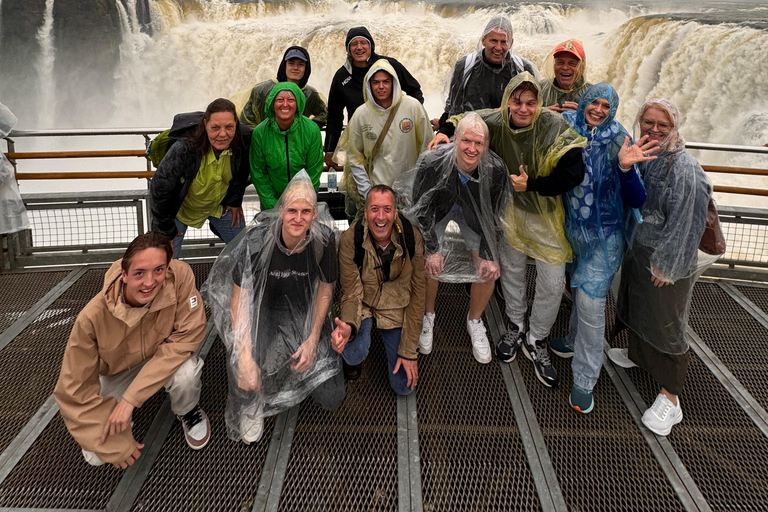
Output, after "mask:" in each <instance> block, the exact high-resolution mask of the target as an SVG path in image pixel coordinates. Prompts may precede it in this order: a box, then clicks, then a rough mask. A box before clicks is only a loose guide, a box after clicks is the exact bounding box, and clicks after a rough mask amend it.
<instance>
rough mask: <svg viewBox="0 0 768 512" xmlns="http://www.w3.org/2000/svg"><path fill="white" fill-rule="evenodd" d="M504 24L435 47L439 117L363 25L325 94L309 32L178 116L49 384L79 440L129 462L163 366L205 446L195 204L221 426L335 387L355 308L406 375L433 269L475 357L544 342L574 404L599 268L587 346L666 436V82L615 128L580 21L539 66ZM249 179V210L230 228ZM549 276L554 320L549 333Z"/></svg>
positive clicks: (681, 250) (702, 217)
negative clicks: (464, 306) (340, 191)
mask: <svg viewBox="0 0 768 512" xmlns="http://www.w3.org/2000/svg"><path fill="white" fill-rule="evenodd" d="M512 42H513V37H512V27H511V24H510V22H509V19H508V18H507V17H506V16H504V15H497V16H494V17H493V18H492V19H491V21H490V22H489V23H488V25H487V27H486V29H485V30H484V32H483V34H482V37H481V40H480V45H479V49H478V51H477V52H474V53H471V54H469V55H467V56H465V57H462V58H461V59H459V61H458V62H457V63H456V65H455V67H454V69H453V74H452V76H451V80H450V88H449V96H448V99H447V101H446V105H445V112H444V113H443V114H442V116H441V117H440V118H439V119H432V120H430V119H429V118H428V117H427V114H426V112H425V110H424V108H423V106H422V104H421V102H422V101H423V96H422V93H421V89H420V86H419V83H418V81H417V80H416V79H415V78H414V77H413V76H412V75H411V74H410V73H409V72H408V70H406V69H405V67H404V66H403V65H402V64H400V63H399V62H398V61H397V60H395V59H393V58H391V57H385V56H381V55H378V54H376V53H375V44H374V40H373V38H372V36H371V34H370V33H369V32H368V30H367V29H365V28H364V27H356V28H353V29H351V30H350V31H349V32H348V34H347V39H346V45H347V53H348V56H347V61H346V63H345V64H344V65H343V66H342V67H341V68H339V70H338V71H337V72H336V75H335V76H334V79H333V82H332V84H331V89H330V93H329V96H328V103H327V107H326V103H325V101H324V99H323V98H322V96H321V95H320V94H319V93H318V92H317V90H316V89H314V88H312V87H311V86H309V85H308V84H307V82H308V79H309V75H310V70H311V66H310V59H309V54H308V52H307V51H306V50H305V49H304V48H301V47H298V46H294V47H291V48H289V49H288V50H287V51H286V52H285V55H284V57H283V60H282V61H281V64H280V69H279V70H278V76H277V80H270V81H267V82H263V83H260V84H257V85H256V86H255V87H254V88H253V89H252V91H251V93H250V95H249V96H248V100H247V102H246V103H245V105H244V106H243V107H242V109H238V108H237V107H236V106H235V105H234V104H233V103H232V102H231V101H229V100H226V99H221V98H220V99H217V100H215V101H214V102H212V103H211V104H210V105H209V106H208V108H207V109H206V111H205V112H202V113H201V112H197V113H190V114H184V115H179V116H177V117H176V119H175V120H174V127H173V128H172V129H171V130H170V132H169V147H168V149H167V152H166V153H165V156H164V158H163V159H162V161H161V162H160V165H159V167H158V170H157V173H156V175H155V177H154V179H153V180H152V185H151V209H152V215H153V219H152V229H153V231H152V232H150V233H147V234H145V235H140V236H139V237H138V238H137V239H136V240H134V241H133V242H132V243H131V244H130V246H129V247H128V249H127V251H126V253H125V255H124V257H123V258H122V259H121V260H119V261H117V262H115V263H114V264H113V265H112V267H111V268H110V269H109V271H108V272H107V273H106V276H105V282H104V288H103V290H102V291H101V292H100V293H99V295H97V296H96V297H95V298H94V299H93V300H92V301H91V302H90V303H89V304H88V305H87V306H86V308H85V309H84V310H83V311H82V312H81V314H80V315H79V316H78V319H77V321H76V323H75V326H74V328H73V330H72V335H71V337H70V340H69V343H68V345H67V349H66V352H65V356H64V363H63V368H62V371H61V375H60V378H59V382H58V384H57V386H56V390H55V393H54V394H55V397H56V399H57V401H58V403H59V406H60V409H61V413H62V416H63V417H64V420H65V422H66V424H67V427H68V429H69V431H70V433H71V434H72V436H73V437H74V438H75V439H76V441H77V442H78V443H79V444H80V446H81V447H82V449H83V454H84V456H85V458H86V460H88V461H89V462H90V463H91V464H100V463H103V462H108V463H112V464H114V465H116V466H118V467H127V466H128V465H131V464H133V462H134V461H135V460H136V459H137V458H138V457H139V456H140V453H141V448H142V447H143V445H141V444H140V443H138V442H137V441H136V440H135V439H134V438H133V436H132V433H131V413H132V411H133V409H134V408H135V407H140V406H141V405H142V404H143V403H144V402H145V401H146V400H147V399H148V398H149V397H150V396H151V395H152V394H154V393H155V392H156V391H158V390H159V388H160V387H162V386H165V388H166V390H167V391H168V393H169V396H170V400H171V407H172V409H173V411H174V413H175V414H177V415H178V417H179V419H180V420H181V425H182V428H183V430H184V434H185V437H186V440H187V442H188V444H189V445H190V446H191V447H192V448H194V449H200V448H202V447H203V446H205V444H206V443H207V442H208V439H209V437H210V425H209V420H208V418H207V416H206V415H205V413H204V412H203V411H202V409H201V408H200V407H199V404H198V401H199V397H200V392H201V380H200V375H201V372H202V366H203V362H202V360H200V359H199V358H198V357H197V356H196V355H195V353H196V351H197V349H198V347H199V346H200V344H201V342H202V339H203V337H204V334H205V331H206V316H205V313H204V307H203V299H202V297H201V295H200V292H198V291H197V289H196V288H195V284H194V277H193V275H192V272H191V270H190V268H189V267H188V266H187V265H186V264H185V263H183V262H180V261H179V260H178V259H174V256H175V257H176V258H177V257H178V255H179V251H180V250H181V245H182V242H183V237H184V233H185V232H186V230H187V227H188V226H193V227H198V228H199V227H201V226H202V225H203V223H204V222H205V221H206V220H208V221H209V224H210V227H211V229H212V231H213V232H214V233H215V234H216V235H218V236H219V237H220V238H221V239H222V240H224V242H226V243H227V246H226V247H225V248H224V250H223V251H222V253H221V254H220V255H219V257H218V258H217V260H216V262H215V263H214V265H213V267H212V269H211V271H210V274H209V276H208V280H207V282H206V284H205V287H204V289H203V292H204V296H205V301H206V304H207V305H208V306H209V307H210V309H211V315H212V318H213V320H214V322H215V325H216V327H217V329H218V332H219V336H220V338H221V340H222V341H223V343H224V344H225V346H226V349H227V371H228V383H229V386H228V388H229V392H228V398H227V408H226V424H227V431H228V434H229V436H230V437H231V438H232V439H234V440H238V441H243V442H245V443H252V442H256V441H258V440H259V439H260V438H261V436H262V432H263V427H264V418H265V416H269V415H273V414H277V413H279V412H280V411H283V410H285V409H287V408H289V407H292V406H294V405H295V404H297V403H299V402H301V401H302V400H304V399H305V398H306V397H307V396H309V395H311V396H312V398H313V400H314V401H315V402H316V403H317V404H318V405H320V406H322V407H324V408H327V409H331V410H332V409H335V408H336V407H338V406H339V404H340V403H341V402H342V401H343V399H344V396H345V379H346V380H354V379H356V378H358V377H359V375H360V372H361V363H362V362H363V361H364V360H365V359H366V357H367V355H368V353H369V350H370V346H371V340H372V333H373V329H374V328H375V329H376V330H377V331H378V333H379V335H380V339H381V340H382V342H383V344H384V348H385V352H386V361H387V374H388V379H389V384H390V387H391V388H392V390H393V391H394V392H395V393H397V394H399V395H407V394H409V393H411V392H413V390H414V389H415V388H416V386H417V383H418V380H419V371H418V367H419V365H418V361H419V358H420V357H425V356H427V354H429V353H430V352H431V351H432V349H433V345H435V344H439V343H440V342H441V340H440V336H435V318H436V315H438V314H439V313H438V312H437V309H438V308H437V302H438V301H437V296H438V293H437V292H438V284H439V282H440V281H442V282H453V283H456V282H465V283H471V286H470V287H469V293H470V300H469V310H468V312H467V319H466V324H467V331H468V333H469V338H470V342H471V347H472V354H473V355H474V358H475V359H476V360H477V361H478V362H479V363H483V364H485V363H489V362H490V361H491V360H492V359H493V353H494V352H495V354H496V356H497V358H498V359H499V360H500V361H503V362H512V361H514V360H515V358H516V356H517V354H518V352H520V351H521V350H522V353H523V354H524V355H525V357H526V358H527V359H529V360H530V361H531V362H532V364H533V368H534V371H535V373H536V376H537V377H538V380H539V381H540V382H541V383H542V384H543V385H545V386H549V387H552V386H557V385H558V384H559V377H558V375H557V372H556V371H555V368H554V366H553V365H552V360H551V357H550V350H551V351H552V352H554V353H555V354H557V355H558V356H560V357H572V358H573V362H572V369H573V382H572V383H571V385H572V387H571V393H570V405H571V406H572V407H573V409H575V410H576V411H579V412H581V413H589V412H590V411H591V410H592V409H593V407H594V397H593V392H592V390H593V388H594V386H595V384H596V382H597V379H598V377H599V374H600V369H601V366H602V363H603V347H604V343H605V323H606V321H605V303H606V296H607V294H608V291H609V289H610V287H611V284H612V282H613V280H614V276H615V275H616V274H617V272H619V270H620V269H621V283H620V288H619V293H618V299H617V321H618V324H619V325H621V326H625V327H628V328H629V346H628V349H615V348H614V349H610V350H609V351H608V354H609V357H610V358H611V359H612V360H613V361H614V363H616V364H617V365H619V366H622V367H627V368H628V367H631V366H635V365H637V366H640V367H641V368H643V369H644V370H646V371H647V372H649V373H650V374H651V375H652V376H653V378H654V379H655V380H656V381H657V383H658V384H659V386H660V388H661V390H660V393H659V395H658V397H657V398H656V401H655V402H654V403H653V405H652V406H651V407H650V408H648V410H647V411H645V413H644V414H643V423H644V424H645V425H646V426H647V427H648V428H649V429H650V430H652V431H653V432H655V433H656V434H658V435H667V434H669V432H670V431H671V429H672V427H673V426H674V425H675V424H677V423H679V422H680V421H681V420H682V409H681V405H680V397H679V395H680V393H681V391H682V388H683V384H684V382H685V377H686V372H687V368H688V361H689V351H688V345H687V342H686V340H685V337H684V333H685V326H686V324H687V317H688V311H689V304H690V298H691V293H692V289H693V284H694V282H695V280H696V277H697V275H698V273H699V272H700V270H701V268H700V265H698V263H699V260H698V256H697V255H698V247H699V244H700V241H701V238H702V234H703V233H704V229H705V225H706V219H707V209H708V205H709V202H710V197H711V194H712V187H711V185H710V184H709V182H708V180H707V177H706V175H705V174H704V172H703V170H702V169H701V167H700V165H699V164H698V163H697V162H696V160H695V159H694V158H693V157H691V156H690V155H689V154H688V152H687V151H686V150H685V142H684V139H683V137H682V135H681V134H680V132H679V129H678V128H679V125H680V114H679V112H678V110H677V109H676V108H675V106H674V105H672V104H671V103H670V102H668V101H666V100H663V99H651V100H648V101H647V102H646V103H645V104H644V105H643V106H642V107H641V109H640V111H639V112H638V114H637V117H636V121H635V126H634V130H633V131H634V133H635V134H636V135H637V138H636V139H634V140H633V139H632V137H631V136H630V134H629V132H628V131H627V130H626V129H625V128H624V127H623V126H622V125H621V124H620V123H619V122H618V121H616V120H615V119H614V117H615V114H616V111H617V108H618V103H619V98H618V95H617V93H616V91H615V90H614V89H613V88H612V87H611V86H610V85H609V84H606V83H599V84H594V85H593V84H590V83H589V82H587V81H586V76H585V69H586V55H585V53H584V49H583V46H582V44H581V43H580V42H579V41H578V40H575V39H571V40H568V41H565V42H563V43H561V44H559V45H558V46H557V47H556V48H555V49H554V50H553V52H552V53H551V55H550V57H549V59H548V61H547V63H546V64H545V68H546V70H547V72H548V73H547V77H546V78H539V77H538V71H537V69H536V67H535V66H534V65H533V64H532V63H531V62H529V61H528V60H526V59H523V58H522V57H520V56H518V55H516V54H514V53H513V52H512V51H510V48H511V46H512ZM345 109H346V111H347V118H348V123H347V126H346V128H343V126H342V125H343V112H344V110H345ZM326 123H327V124H326ZM323 125H325V131H326V135H325V142H324V145H323V141H322V138H321V132H320V127H321V126H323ZM435 131H437V133H436V134H435ZM324 164H325V165H327V166H332V167H335V168H337V169H339V170H343V172H344V178H343V184H344V188H345V193H346V200H347V203H346V211H347V215H348V217H349V219H350V226H349V228H348V229H347V230H346V231H345V232H344V233H342V234H340V233H339V232H338V231H337V229H336V228H335V227H334V222H333V219H332V218H331V216H330V214H329V212H328V209H327V207H326V205H324V204H323V203H318V201H317V193H316V191H317V189H318V188H319V184H320V174H321V172H322V170H323V167H324ZM249 183H253V185H254V186H255V188H256V190H257V192H258V195H259V200H260V201H261V206H262V208H261V212H260V213H258V214H257V215H256V217H255V218H254V219H253V220H252V221H251V222H250V223H249V224H248V226H247V227H246V226H245V218H244V214H243V210H242V200H243V194H244V190H245V188H246V186H247V185H248V184H249ZM230 242H231V243H230ZM529 259H531V260H533V262H534V263H535V267H536V282H535V296H534V300H533V304H532V306H531V308H530V312H529V311H528V302H527V298H526V269H527V264H528V261H529ZM566 275H567V276H569V278H570V279H569V286H570V291H571V294H572V301H573V305H572V308H571V316H570V326H569V331H568V334H567V336H566V337H565V338H554V339H549V335H550V330H551V328H552V325H553V324H554V322H555V318H556V317H557V314H558V311H559V309H560V303H561V300H562V297H563V293H564V289H565V285H566ZM337 281H338V283H339V284H340V296H341V300H340V303H338V304H334V303H333V297H334V289H335V286H336V283H337ZM497 281H499V283H500V287H499V288H500V289H501V291H502V292H503V299H504V304H505V308H506V317H507V330H506V332H505V333H504V334H503V335H502V336H501V338H500V339H499V340H498V341H497V342H496V343H495V344H494V345H493V346H492V344H491V343H490V341H489V339H488V336H487V332H486V329H485V326H484V324H483V322H482V319H481V316H482V313H483V311H484V310H485V307H486V305H487V304H488V301H489V300H490V298H491V296H492V295H493V293H494V289H495V288H496V282H497ZM374 339H375V338H374ZM428 378H439V376H435V375H432V376H429V377H428Z"/></svg>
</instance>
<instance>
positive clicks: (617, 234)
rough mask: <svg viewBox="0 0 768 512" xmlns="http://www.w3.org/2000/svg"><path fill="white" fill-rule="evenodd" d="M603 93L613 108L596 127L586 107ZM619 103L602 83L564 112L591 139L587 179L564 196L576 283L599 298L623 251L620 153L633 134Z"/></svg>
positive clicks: (584, 152) (634, 170)
mask: <svg viewBox="0 0 768 512" xmlns="http://www.w3.org/2000/svg"><path fill="white" fill-rule="evenodd" d="M598 98H605V99H606V100H608V102H609V104H610V111H609V113H608V116H607V117H606V118H605V119H604V120H603V122H602V123H600V125H599V126H597V127H595V128H591V127H590V126H589V125H588V124H587V122H586V119H585V111H586V108H587V107H588V106H589V105H590V104H591V103H592V102H594V101H595V100H597V99H598ZM618 107H619V95H618V94H616V91H615V90H614V89H613V87H611V86H610V85H608V84H606V83H600V84H597V85H594V86H592V87H590V88H589V89H588V90H587V91H586V92H585V94H584V95H583V96H582V98H581V100H580V102H579V108H578V109H577V110H576V111H570V112H565V113H563V118H564V119H565V120H566V121H568V123H570V124H571V126H573V127H574V129H575V130H576V131H577V132H578V133H579V134H580V135H582V136H584V137H586V138H587V140H588V143H587V146H586V147H584V148H582V155H583V157H584V181H583V182H582V183H581V184H580V185H578V186H576V188H574V189H573V190H571V191H569V192H567V193H566V194H564V196H563V199H564V204H565V233H566V236H567V237H568V242H569V243H570V244H571V248H572V249H573V253H574V261H573V264H572V265H570V267H569V272H570V275H571V287H572V288H581V289H582V290H584V292H586V293H587V294H588V295H589V296H590V297H595V298H603V297H605V296H606V294H607V293H608V289H609V288H610V286H611V282H612V281H613V276H614V275H615V274H616V272H618V270H619V267H620V266H621V258H622V255H623V253H624V237H623V233H624V224H625V213H624V205H623V201H622V197H621V181H620V176H619V173H620V172H621V171H620V170H619V158H618V155H619V150H620V149H621V147H622V145H623V144H624V138H625V137H627V136H628V135H629V134H628V133H627V131H626V130H625V129H624V127H623V126H622V125H621V124H620V123H619V122H618V121H616V120H615V119H614V117H615V115H616V110H617V109H618ZM628 172H630V173H634V174H635V175H637V168H636V167H635V166H633V167H632V168H631V169H630V170H629V171H628ZM638 181H639V178H638ZM627 215H633V216H634V217H635V218H637V217H638V216H639V212H636V211H631V210H630V211H628V212H627Z"/></svg>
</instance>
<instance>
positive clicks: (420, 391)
mask: <svg viewBox="0 0 768 512" xmlns="http://www.w3.org/2000/svg"><path fill="white" fill-rule="evenodd" d="M436 306H437V308H436V309H437V313H436V319H435V337H434V348H433V351H432V353H431V354H429V355H426V356H420V357H419V382H420V383H419V386H418V387H417V388H416V403H417V408H418V425H419V452H420V458H421V473H422V474H421V481H422V500H423V507H424V510H425V511H442V510H456V511H458V510H467V511H474V510H483V511H492V510H496V511H511V510H540V509H541V506H540V504H539V499H538V496H537V494H536V488H535V485H534V482H533V476H532V474H531V470H530V467H529V465H528V461H527V458H526V456H525V449H524V447H523V442H522V439H521V438H520V433H519V431H518V429H517V424H516V422H515V416H514V412H513V410H512V404H511V402H510V399H509V394H508V392H507V389H506V387H505V385H504V379H503V376H502V373H501V369H500V367H499V365H498V363H497V362H496V360H494V361H492V362H491V363H489V364H480V363H478V362H477V361H475V358H474V357H473V355H472V346H471V341H470V337H469V334H468V333H467V327H466V317H467V312H468V309H469V298H468V297H467V296H466V294H465V292H464V285H463V284H462V285H447V284H441V285H440V293H439V295H438V297H437V302H436Z"/></svg>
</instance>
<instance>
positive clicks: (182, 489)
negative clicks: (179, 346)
mask: <svg viewBox="0 0 768 512" xmlns="http://www.w3.org/2000/svg"><path fill="white" fill-rule="evenodd" d="M226 401H227V370H226V351H225V349H224V345H223V343H222V342H221V341H220V340H218V339H217V340H216V341H215V342H214V345H213V347H212V348H211V351H210V353H209V354H208V357H207V358H206V360H205V366H204V367H203V393H202V397H201V399H200V406H201V407H202V408H203V410H204V411H205V412H206V414H208V418H209V419H210V421H211V427H212V431H211V440H210V442H209V443H208V446H206V447H205V448H203V449H202V450H200V451H197V452H196V451H194V450H192V449H190V448H189V446H187V443H186V441H185V440H184V435H183V433H182V430H181V425H180V424H179V422H178V421H176V422H175V424H174V426H173V428H172V429H171V432H170V434H169V436H168V438H167V439H166V440H165V444H164V445H163V448H162V450H161V451H160V454H159V455H158V458H157V460H156V461H155V463H154V465H153V466H152V469H151V471H150V473H149V475H148V477H147V480H146V481H145V482H144V485H143V487H142V488H141V492H140V493H139V496H138V498H137V499H136V502H135V503H134V505H133V508H132V510H134V511H162V510H201V509H202V508H201V505H200V504H201V503H205V507H204V509H205V510H206V511H215V510H220V511H231V510H250V509H251V507H252V506H253V499H254V497H255V496H256V491H257V488H258V485H259V479H260V477H261V470H262V468H263V466H264V459H265V458H266V454H267V449H268V448H269V442H270V439H271V437H272V430H273V426H274V423H275V418H274V416H273V417H270V418H267V420H266V422H265V425H264V435H263V437H262V438H261V440H260V441H259V442H258V443H253V444H251V445H246V444H245V443H241V442H235V441H232V440H231V439H229V438H228V437H227V428H226V425H225V422H224V408H225V404H226Z"/></svg>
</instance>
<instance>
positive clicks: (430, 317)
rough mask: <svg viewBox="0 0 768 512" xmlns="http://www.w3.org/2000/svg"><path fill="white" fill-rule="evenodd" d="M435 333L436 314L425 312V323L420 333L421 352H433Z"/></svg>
mask: <svg viewBox="0 0 768 512" xmlns="http://www.w3.org/2000/svg"><path fill="white" fill-rule="evenodd" d="M434 335H435V314H434V313H424V324H423V326H422V328H421V335H419V354H425V355H426V354H429V353H430V352H432V338H433V337H434Z"/></svg>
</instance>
